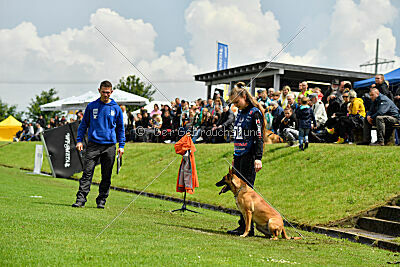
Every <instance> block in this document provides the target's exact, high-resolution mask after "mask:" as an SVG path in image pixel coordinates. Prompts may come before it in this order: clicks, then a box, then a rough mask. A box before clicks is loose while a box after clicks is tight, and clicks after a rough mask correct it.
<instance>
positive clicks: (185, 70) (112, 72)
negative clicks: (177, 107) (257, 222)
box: [0, 0, 400, 110]
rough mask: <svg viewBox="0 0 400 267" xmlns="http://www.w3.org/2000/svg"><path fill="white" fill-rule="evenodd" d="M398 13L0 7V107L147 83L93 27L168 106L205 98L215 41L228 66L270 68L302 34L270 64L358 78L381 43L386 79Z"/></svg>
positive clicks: (282, 0) (173, 2) (243, 0)
mask: <svg viewBox="0 0 400 267" xmlns="http://www.w3.org/2000/svg"><path fill="white" fill-rule="evenodd" d="M399 10H400V1H397V0H391V1H390V0H324V1H321V0H304V1H302V0H194V1H185V0H168V1H165V0H146V1H127V0H126V1H122V0H121V1H119V0H114V1H97V0H96V1H94V0H92V1H91V0H86V1H77V0H70V1H54V0H52V1H50V0H43V1H40V0H38V1H27V0H26V1H25V0H21V1H20V0H13V1H11V0H10V1H6V0H0V58H1V63H0V93H1V94H0V99H1V100H2V101H4V102H6V103H8V104H13V105H18V109H19V110H23V109H24V108H26V106H27V105H28V104H29V102H30V99H31V98H33V97H34V96H35V95H36V94H39V93H40V92H41V91H42V90H48V89H50V88H53V87H54V88H56V90H57V91H58V95H59V96H60V97H68V96H72V95H75V96H76V95H79V94H82V93H84V92H86V91H88V90H96V89H97V88H98V84H99V82H100V81H102V80H105V79H108V80H110V81H111V82H112V83H113V84H115V83H117V82H118V80H119V79H120V78H121V77H123V76H125V77H126V76H127V75H130V74H135V75H137V76H139V77H140V78H141V79H142V80H144V81H145V79H144V78H143V77H142V76H141V75H140V73H138V72H137V70H135V69H134V68H133V67H132V66H131V65H130V63H129V62H128V61H127V60H126V59H125V58H124V57H123V56H121V55H120V54H119V53H118V52H117V51H116V49H115V48H113V47H112V46H111V45H110V44H109V43H108V42H107V40H105V39H104V37H102V36H101V34H100V33H99V32H98V31H97V30H96V29H95V27H97V28H98V29H99V30H100V31H102V32H103V33H104V35H105V36H107V38H109V39H110V40H111V41H112V42H113V43H115V45H116V46H117V47H118V48H119V49H120V50H121V51H122V52H123V53H124V55H125V56H126V57H128V58H129V59H130V60H131V61H132V62H133V63H134V64H135V65H136V66H137V67H138V68H139V69H140V70H141V71H142V72H143V73H144V75H146V76H147V78H149V79H150V80H151V81H152V82H153V83H154V84H155V85H156V86H157V88H158V89H159V90H160V91H162V92H163V94H165V95H166V96H167V98H169V99H173V98H175V97H182V98H186V99H189V100H192V99H195V98H197V97H205V95H206V90H205V87H204V85H203V84H202V83H196V82H194V79H193V75H194V74H198V73H202V72H207V71H214V70H215V68H216V41H221V42H224V43H226V44H228V45H229V63H228V65H229V67H233V66H238V65H242V64H249V63H253V62H258V61H263V60H269V59H271V58H272V57H273V56H274V55H275V54H276V53H277V52H278V51H279V50H280V49H281V48H282V46H283V45H284V44H285V43H286V42H288V41H289V39H290V38H291V37H292V36H293V35H295V34H296V32H298V31H299V29H301V28H302V27H303V26H305V29H304V31H303V32H301V34H300V35H299V36H298V37H297V38H296V39H295V40H294V42H293V43H292V44H291V45H290V46H289V47H288V48H287V49H286V50H285V51H284V52H283V53H282V54H281V55H280V56H279V57H278V58H277V59H276V61H278V62H285V63H293V64H302V65H310V66H321V67H331V68H339V69H348V70H356V71H358V70H360V68H359V65H360V64H362V63H364V62H366V61H368V60H371V59H373V58H374V56H375V44H376V39H377V38H379V39H380V57H381V58H386V59H393V60H396V63H395V64H394V65H393V66H389V67H388V68H387V69H382V70H381V72H387V71H390V70H391V69H393V68H396V67H398V65H399V63H400V45H399V44H398V42H397V39H399V37H400V19H399ZM372 70H373V69H372V67H371V68H370V69H364V71H372ZM156 98H157V99H158V100H165V99H164V98H163V97H162V96H161V94H160V93H157V94H156Z"/></svg>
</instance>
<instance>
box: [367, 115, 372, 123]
mask: <svg viewBox="0 0 400 267" xmlns="http://www.w3.org/2000/svg"><path fill="white" fill-rule="evenodd" d="M367 121H368V122H369V124H371V125H372V122H373V121H372V118H371V116H367Z"/></svg>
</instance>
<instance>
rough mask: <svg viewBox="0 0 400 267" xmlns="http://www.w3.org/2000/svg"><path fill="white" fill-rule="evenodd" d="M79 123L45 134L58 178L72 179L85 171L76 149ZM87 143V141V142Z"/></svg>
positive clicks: (45, 132)
mask: <svg viewBox="0 0 400 267" xmlns="http://www.w3.org/2000/svg"><path fill="white" fill-rule="evenodd" d="M78 127H79V122H74V123H69V124H67V125H64V126H60V127H57V128H53V129H49V130H46V131H44V132H43V137H44V140H45V142H46V146H47V151H48V152H49V156H50V160H51V164H52V165H53V169H54V172H55V175H56V176H57V177H71V176H72V175H73V174H74V173H77V172H81V171H82V170H83V162H82V158H81V155H80V154H79V152H78V150H77V149H76V143H77V141H76V136H77V133H78ZM85 143H86V140H85Z"/></svg>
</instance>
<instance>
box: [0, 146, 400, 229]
mask: <svg viewBox="0 0 400 267" xmlns="http://www.w3.org/2000/svg"><path fill="white" fill-rule="evenodd" d="M34 145H35V143H14V144H10V145H7V146H3V147H1V148H0V164H7V165H11V166H15V167H18V168H20V167H25V168H31V169H32V168H33V163H34V150H35V148H34ZM196 147H197V152H196V153H195V157H196V164H197V172H198V176H199V182H200V187H199V188H198V189H196V191H195V194H194V195H190V196H189V197H188V198H189V199H191V200H195V201H200V202H205V203H210V204H215V205H221V206H224V207H230V208H235V204H234V200H233V197H232V194H230V193H227V194H225V195H221V196H218V192H219V189H218V188H216V187H215V182H216V181H218V180H220V179H221V178H222V176H223V175H225V174H226V172H227V171H228V167H229V164H228V163H227V161H226V159H227V160H228V161H229V162H231V161H232V149H233V147H232V144H219V145H209V144H199V145H196ZM175 158H177V160H176V161H175V162H174V163H173V164H172V165H171V166H170V167H169V168H168V169H167V170H166V171H165V172H164V174H163V175H162V176H160V177H159V178H158V179H157V180H156V181H155V182H154V183H153V184H152V185H151V186H150V187H148V188H147V189H146V191H148V192H153V193H160V194H165V195H171V196H175V197H182V194H180V193H177V192H175V186H176V177H177V171H178V166H179V164H180V156H179V155H176V154H175V152H174V148H173V145H167V144H143V143H129V144H127V146H126V154H125V156H124V165H123V167H122V169H121V173H120V174H119V175H116V174H115V172H114V175H113V177H112V184H113V185H115V186H119V187H124V188H130V189H137V190H141V189H143V188H144V187H145V186H146V185H148V184H149V183H150V182H151V181H152V180H153V179H154V178H155V177H156V176H157V175H158V174H159V173H160V172H161V171H162V170H163V169H164V168H165V167H166V166H167V165H168V164H169V163H170V162H171V161H172V160H173V159H175ZM399 158H400V148H399V147H368V146H355V145H333V144H311V146H310V148H309V149H308V150H306V151H305V152H299V151H298V149H297V148H287V147H285V145H284V144H280V145H269V146H265V152H264V157H263V169H262V170H261V171H260V172H259V173H258V174H257V179H256V188H257V189H258V190H259V191H260V192H261V194H262V195H263V196H264V197H265V198H266V199H267V200H268V201H269V202H271V204H273V205H274V206H275V207H276V208H277V209H278V210H280V211H281V213H282V214H283V215H285V217H286V218H287V219H288V220H290V221H295V222H299V223H306V224H310V225H316V224H326V223H328V222H330V221H334V220H338V219H342V218H344V217H347V216H352V215H354V214H357V213H358V212H360V211H363V210H367V209H370V208H371V207H373V206H376V205H382V204H384V203H385V202H386V201H387V200H388V199H390V198H392V197H394V196H396V195H399V194H400V179H399V177H400V169H399V168H398V167H397V166H398V159H399ZM44 163H45V165H44V170H46V171H49V167H48V165H47V161H46V160H45V161H44ZM76 177H80V174H77V175H76ZM94 180H95V181H100V172H99V169H97V171H96V174H95V177H94Z"/></svg>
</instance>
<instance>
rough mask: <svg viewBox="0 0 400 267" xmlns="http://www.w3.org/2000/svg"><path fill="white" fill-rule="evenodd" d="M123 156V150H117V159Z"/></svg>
mask: <svg viewBox="0 0 400 267" xmlns="http://www.w3.org/2000/svg"><path fill="white" fill-rule="evenodd" d="M123 154H124V149H123V148H121V147H120V148H118V157H122V155H123Z"/></svg>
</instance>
